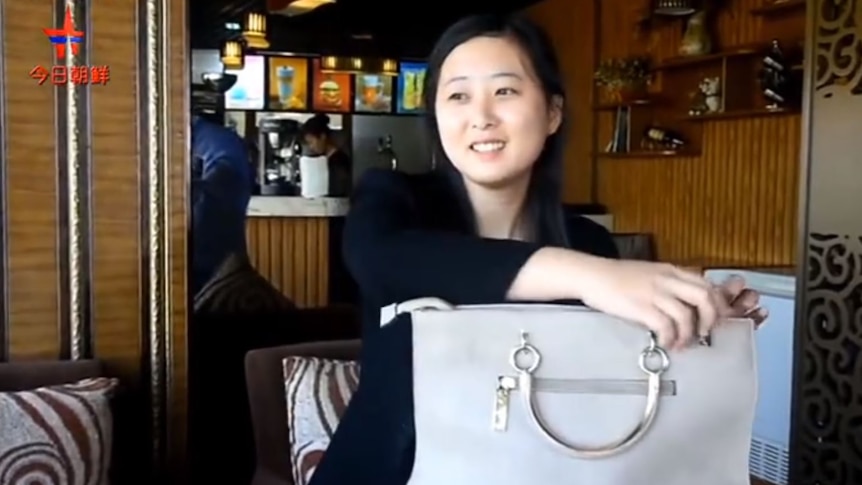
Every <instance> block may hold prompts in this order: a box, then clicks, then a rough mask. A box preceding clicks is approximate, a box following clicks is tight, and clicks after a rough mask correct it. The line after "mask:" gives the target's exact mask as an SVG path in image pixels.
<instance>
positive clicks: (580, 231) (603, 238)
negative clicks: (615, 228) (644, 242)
mask: <svg viewBox="0 0 862 485" xmlns="http://www.w3.org/2000/svg"><path fill="white" fill-rule="evenodd" d="M567 229H568V231H569V240H570V241H571V248H572V249H574V250H576V251H580V252H582V253H587V254H592V255H593V256H600V257H602V258H609V259H619V258H620V252H619V249H618V248H617V245H616V243H615V242H614V239H613V236H611V233H610V232H608V230H607V229H605V228H604V226H602V225H600V224H598V223H596V222H594V221H591V220H589V219H587V218H586V217H582V216H580V217H574V218H572V219H571V220H569V221H568V227H567Z"/></svg>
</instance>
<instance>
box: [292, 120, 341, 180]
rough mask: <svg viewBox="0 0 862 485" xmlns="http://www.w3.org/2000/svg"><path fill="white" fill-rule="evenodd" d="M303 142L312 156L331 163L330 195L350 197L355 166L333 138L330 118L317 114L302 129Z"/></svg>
mask: <svg viewBox="0 0 862 485" xmlns="http://www.w3.org/2000/svg"><path fill="white" fill-rule="evenodd" d="M300 131H301V133H302V137H303V141H304V142H305V146H306V147H307V149H308V152H309V153H308V154H309V155H311V156H318V155H322V156H325V157H326V158H327V160H328V162H329V195H330V196H331V197H346V196H348V195H350V186H351V185H352V180H353V164H352V162H351V160H350V157H349V156H348V155H347V154H346V153H344V151H343V150H341V149H340V148H339V147H338V145H337V144H336V143H335V140H334V139H333V137H332V129H331V128H330V127H329V116H327V115H325V114H316V115H314V116H312V117H311V118H309V119H308V120H306V121H305V123H303V125H302V127H301V128H300Z"/></svg>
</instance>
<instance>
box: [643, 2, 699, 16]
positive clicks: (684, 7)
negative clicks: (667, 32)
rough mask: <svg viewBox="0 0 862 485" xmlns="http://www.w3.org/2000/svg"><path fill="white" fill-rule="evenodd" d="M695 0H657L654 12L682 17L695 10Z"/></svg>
mask: <svg viewBox="0 0 862 485" xmlns="http://www.w3.org/2000/svg"><path fill="white" fill-rule="evenodd" d="M695 10H696V9H695V6H694V2H693V0H656V3H655V8H654V9H653V12H655V14H656V15H667V16H672V17H680V16H684V15H691V14H693V13H694V12H695Z"/></svg>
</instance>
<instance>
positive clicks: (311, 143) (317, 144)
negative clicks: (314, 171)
mask: <svg viewBox="0 0 862 485" xmlns="http://www.w3.org/2000/svg"><path fill="white" fill-rule="evenodd" d="M304 138H305V140H304V141H305V146H306V147H308V151H309V152H310V154H311V155H312V156H317V155H323V154H324V153H325V152H326V137H324V136H314V135H305V137H304Z"/></svg>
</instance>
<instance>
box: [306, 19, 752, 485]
mask: <svg viewBox="0 0 862 485" xmlns="http://www.w3.org/2000/svg"><path fill="white" fill-rule="evenodd" d="M426 96H427V99H426V106H428V107H429V110H430V115H429V116H428V119H429V121H430V130H431V134H432V139H433V140H434V141H435V142H436V143H435V145H436V147H435V154H434V155H435V156H436V157H437V160H439V161H441V162H442V163H441V167H442V168H443V170H442V172H443V173H440V174H434V175H430V176H424V177H408V176H405V175H401V174H398V173H395V172H391V171H379V172H371V173H369V174H368V175H367V176H365V177H364V178H363V180H362V182H361V183H360V184H359V186H358V188H357V192H356V194H355V196H354V199H353V205H352V209H351V212H350V215H349V216H348V221H347V225H346V229H345V251H344V253H345V254H344V255H345V258H346V262H347V265H348V267H349V269H350V270H351V272H352V273H353V276H354V277H355V279H356V280H357V282H358V283H359V287H360V290H361V293H362V297H363V305H364V315H363V316H364V328H363V331H364V335H363V350H362V356H361V376H360V384H359V389H358V390H357V392H356V394H354V397H353V399H352V401H351V403H350V405H349V407H348V409H347V411H346V413H345V415H344V416H343V418H342V420H341V422H340V424H339V426H338V428H337V430H336V433H335V435H334V437H333V439H332V442H331V444H330V446H329V448H328V450H327V451H326V453H325V455H324V458H323V460H322V461H321V463H320V465H319V466H318V468H317V470H316V472H315V474H314V475H313V477H312V480H311V484H312V485H348V484H353V485H404V484H405V483H406V482H407V480H408V479H409V477H410V473H411V471H412V467H413V455H414V449H415V436H414V428H413V402H412V382H411V379H412V359H411V352H412V346H411V335H412V334H411V326H410V322H409V321H406V320H407V319H405V321H398V322H395V323H393V324H390V325H387V326H386V327H384V328H380V327H379V309H380V308H381V307H383V306H385V305H388V304H390V303H395V302H400V301H404V300H408V299H411V298H417V297H423V296H435V297H439V298H442V299H444V300H447V301H449V302H451V303H454V304H470V303H495V302H504V301H507V300H508V301H512V300H517V301H554V300H580V301H582V302H583V303H585V304H587V305H589V306H591V307H593V308H595V309H597V310H600V311H603V312H606V313H609V314H612V315H616V316H618V317H622V318H626V319H629V320H633V321H636V322H639V323H641V324H643V325H644V326H645V327H647V328H649V329H652V330H654V331H656V332H657V333H658V335H659V336H660V338H661V341H662V343H663V345H665V346H667V347H669V348H678V349H682V348H683V347H685V346H687V345H689V344H690V343H691V342H692V341H693V340H694V339H696V337H697V336H698V335H699V334H703V333H705V332H708V331H709V329H710V328H711V327H712V326H713V325H715V323H716V321H717V320H718V319H719V318H721V317H724V316H728V315H732V314H742V313H745V312H749V311H750V310H752V311H753V313H754V315H755V317H756V318H757V319H760V318H763V317H765V314H764V313H762V312H760V313H758V312H757V311H756V310H755V309H756V304H757V296H758V295H757V294H756V293H754V292H751V291H747V290H744V282H743V281H741V280H739V279H736V280H733V281H730V282H728V283H727V284H725V285H724V286H722V287H715V286H713V285H711V284H710V283H709V282H707V281H706V280H704V278H702V277H701V276H699V275H697V274H694V273H690V272H688V271H685V270H682V269H680V268H676V267H674V266H672V265H668V264H659V263H649V262H639V261H622V260H619V259H616V257H617V252H616V249H615V247H614V243H613V241H612V239H611V237H610V235H609V234H608V232H607V231H605V230H604V229H603V228H602V227H600V226H598V225H597V224H594V223H593V222H591V221H589V220H587V219H576V220H574V221H572V222H570V223H565V222H564V219H563V216H562V212H561V206H560V185H561V184H560V180H561V177H562V169H561V165H562V153H563V151H562V147H563V140H562V134H563V133H564V126H565V108H564V107H565V95H564V92H563V87H562V80H561V78H560V72H559V69H558V66H557V61H556V56H555V55H554V52H553V50H552V48H551V46H550V44H549V42H548V40H547V39H546V38H545V36H544V35H542V33H541V31H539V30H538V29H537V28H536V27H535V26H533V25H532V24H530V23H529V22H527V21H525V20H522V19H518V18H503V19H501V18H497V17H493V16H478V17H470V18H467V19H465V20H462V21H460V22H458V23H457V24H455V25H454V26H452V27H451V28H449V30H447V31H446V32H445V33H444V34H443V36H442V38H441V39H440V41H439V42H438V43H437V46H436V47H435V49H434V50H433V52H432V54H431V56H430V59H429V70H428V75H427V86H426ZM452 338H457V335H453V336H452ZM456 398H457V397H456V396H453V399H456ZM452 439H457V437H455V436H453V437H452ZM441 473H445V470H441ZM445 481H446V480H445V475H441V483H445Z"/></svg>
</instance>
